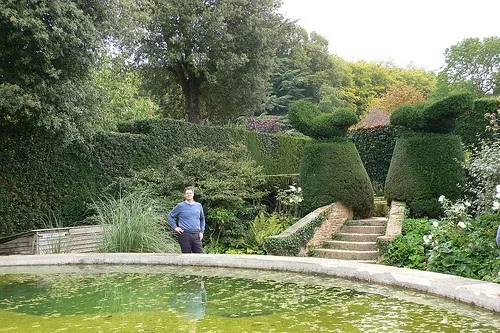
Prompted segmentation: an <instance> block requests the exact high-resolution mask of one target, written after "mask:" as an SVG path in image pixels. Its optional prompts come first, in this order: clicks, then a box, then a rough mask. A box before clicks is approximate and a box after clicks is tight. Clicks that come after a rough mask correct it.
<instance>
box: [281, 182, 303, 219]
mask: <svg viewBox="0 0 500 333" xmlns="http://www.w3.org/2000/svg"><path fill="white" fill-rule="evenodd" d="M303 199H304V198H303V196H302V189H301V188H300V186H297V184H293V185H290V186H288V188H287V189H279V190H278V192H277V194H276V209H275V212H276V213H278V214H279V215H282V216H285V217H297V216H298V210H299V204H300V203H301V202H302V201H303Z"/></svg>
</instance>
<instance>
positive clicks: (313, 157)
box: [300, 138, 373, 216]
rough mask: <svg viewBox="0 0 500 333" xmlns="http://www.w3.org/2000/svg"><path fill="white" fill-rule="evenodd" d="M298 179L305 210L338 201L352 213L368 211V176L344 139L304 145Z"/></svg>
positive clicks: (351, 147)
mask: <svg viewBox="0 0 500 333" xmlns="http://www.w3.org/2000/svg"><path fill="white" fill-rule="evenodd" d="M300 180H301V185H302V190H303V193H304V202H303V208H304V210H306V211H312V210H314V209H316V208H318V207H322V206H325V205H328V204H331V203H333V202H337V201H340V202H343V203H344V204H346V205H348V206H350V207H352V209H353V212H354V214H355V215H356V216H368V215H369V214H370V212H371V209H372V206H373V189H372V186H371V182H370V178H369V177H368V174H367V173H366V170H365V168H364V167H363V162H362V161H361V158H360V157H359V154H358V151H357V150H356V146H355V145H354V144H353V143H352V142H351V141H349V140H348V139H347V138H338V139H337V140H335V141H330V142H318V143H314V144H311V145H308V146H306V147H304V152H303V159H302V164H301V167H300Z"/></svg>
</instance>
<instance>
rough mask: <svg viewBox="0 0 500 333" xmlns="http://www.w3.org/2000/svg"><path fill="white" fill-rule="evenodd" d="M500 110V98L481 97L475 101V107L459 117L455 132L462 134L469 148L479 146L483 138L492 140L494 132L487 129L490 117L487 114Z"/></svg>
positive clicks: (463, 140)
mask: <svg viewBox="0 0 500 333" xmlns="http://www.w3.org/2000/svg"><path fill="white" fill-rule="evenodd" d="M497 110H500V98H481V99H476V100H475V101H474V109H472V110H467V111H466V112H465V113H464V114H462V115H460V116H459V117H458V118H457V123H456V127H455V130H454V132H453V133H454V134H457V135H460V137H461V138H462V142H463V143H464V145H465V147H466V148H467V149H473V148H474V147H478V146H479V145H480V142H481V141H483V140H490V139H491V138H492V136H493V135H492V132H488V131H485V128H486V127H487V126H488V125H489V122H490V120H491V119H490V118H489V117H488V116H487V115H490V116H491V114H494V113H495V112H496V111H497Z"/></svg>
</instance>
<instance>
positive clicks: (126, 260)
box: [0, 253, 500, 312]
mask: <svg viewBox="0 0 500 333" xmlns="http://www.w3.org/2000/svg"><path fill="white" fill-rule="evenodd" d="M94 264H113V265H124V264H128V265H133V264H141V265H181V266H205V267H226V268H244V269H259V270H271V271H284V272H296V273H305V274H308V273H309V274H323V275H327V276H332V277H338V278H344V279H355V280H358V281H364V282H370V283H377V284H381V285H389V286H397V287H403V288H407V289H411V290H416V291H422V292H425V293H429V294H433V295H437V296H442V297H446V298H449V299H453V300H457V301H460V302H463V303H466V304H472V305H475V306H477V307H481V308H484V309H487V310H491V311H495V312H500V284H496V283H491V282H486V281H480V280H474V279H469V278H463V277H458V276H454V275H447V274H441V273H433V272H427V271H419V270H414V269H406V268H399V267H392V266H385V265H378V264H370V263H363V262H356V261H348V260H335V259H323V258H312V257H281V256H269V255H267V256H262V255H231V254H170V253H71V254H44V255H12V256H6V257H0V267H3V268H2V273H6V272H8V267H9V266H46V265H94Z"/></svg>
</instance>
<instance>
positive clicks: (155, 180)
mask: <svg viewBox="0 0 500 333" xmlns="http://www.w3.org/2000/svg"><path fill="white" fill-rule="evenodd" d="M264 181H265V179H264V177H263V176H262V167H260V166H257V165H256V163H255V162H254V161H253V160H251V158H250V157H249V155H248V152H247V151H246V148H245V147H244V146H243V145H242V144H240V145H234V146H230V147H228V149H227V151H215V150H210V149H206V148H184V149H183V150H182V151H181V152H180V153H179V154H178V155H176V156H174V157H172V158H171V159H169V160H168V161H167V162H165V163H164V164H163V165H160V166H157V167H156V168H147V169H143V170H141V171H139V172H137V173H135V174H134V177H130V178H125V179H121V183H119V184H116V186H115V188H116V187H118V186H122V187H124V188H125V189H126V190H129V191H130V190H131V191H137V190H141V191H147V192H148V193H151V194H152V195H153V196H154V198H155V201H154V205H155V206H156V207H157V208H158V209H159V211H161V212H162V213H163V214H167V213H168V212H169V211H170V210H171V209H172V208H173V207H174V205H175V204H176V203H177V202H179V201H181V200H182V198H183V192H184V188H185V187H186V186H194V189H195V200H196V201H199V202H200V203H202V205H203V207H204V210H205V215H206V217H207V227H206V233H205V238H204V241H205V242H211V243H220V244H221V247H222V249H224V248H228V247H238V246H240V245H242V241H243V239H244V238H245V235H246V234H247V233H248V232H249V221H250V220H251V219H253V217H254V216H255V215H254V214H255V213H256V211H258V209H259V207H254V205H253V204H252V203H253V202H254V201H258V200H260V199H261V198H262V197H263V196H264V195H265V192H264V191H263V188H264ZM214 246H217V245H214Z"/></svg>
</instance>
